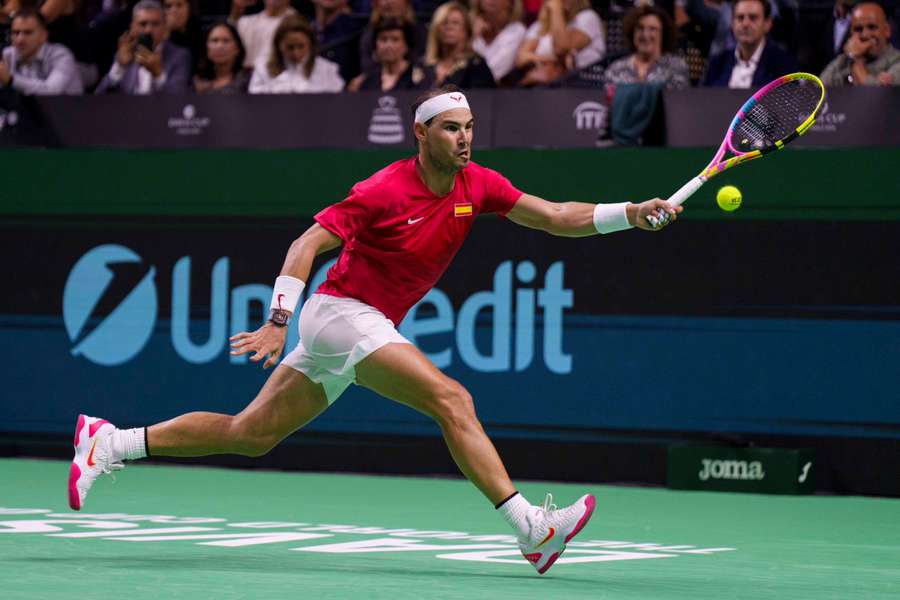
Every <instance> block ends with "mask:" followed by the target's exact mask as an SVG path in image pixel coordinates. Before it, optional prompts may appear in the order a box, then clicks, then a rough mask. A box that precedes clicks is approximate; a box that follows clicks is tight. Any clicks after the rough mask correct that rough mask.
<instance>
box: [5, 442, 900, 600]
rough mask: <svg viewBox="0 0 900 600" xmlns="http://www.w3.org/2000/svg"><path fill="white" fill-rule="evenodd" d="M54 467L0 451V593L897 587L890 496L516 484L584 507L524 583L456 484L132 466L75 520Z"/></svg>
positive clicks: (494, 525) (563, 593)
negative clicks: (554, 553) (590, 505)
mask: <svg viewBox="0 0 900 600" xmlns="http://www.w3.org/2000/svg"><path fill="white" fill-rule="evenodd" d="M67 472H68V463H67V462H63V461H42V460H21V459H9V460H0V476H2V480H3V482H4V485H3V491H2V493H0V507H2V508H0V580H2V582H3V592H2V594H0V596H2V597H3V598H5V599H9V600H11V599H21V598H40V599H47V598H66V599H67V600H70V599H71V598H73V597H77V598H114V597H123V598H127V599H128V600H141V599H143V598H170V597H183V598H188V597H189V598H217V599H219V598H287V597H294V598H467V599H469V598H642V599H643V598H655V599H668V598H790V599H803V598H810V599H813V598H814V599H816V600H822V599H825V598H840V599H846V598H866V599H878V598H885V599H886V598H892V599H893V598H898V597H900V500H889V499H877V498H859V497H829V496H814V497H783V496H782V497H779V496H761V495H752V494H747V495H736V494H715V493H700V492H676V491H669V490H664V489H648V488H630V487H611V486H584V485H572V484H562V483H544V482H526V483H522V484H521V486H520V489H521V491H522V492H523V493H525V494H526V496H527V497H528V498H529V499H531V500H532V501H533V502H539V501H540V500H541V499H542V498H543V495H544V492H545V491H548V490H549V491H552V492H553V494H554V496H555V498H556V499H557V500H558V502H559V503H560V504H563V503H567V502H569V501H571V500H573V499H574V498H575V497H576V496H577V495H580V494H581V493H583V492H584V491H585V489H586V488H587V489H589V490H590V491H592V492H593V493H594V494H596V495H597V497H598V502H599V504H598V512H597V513H596V514H595V516H594V518H593V520H592V521H591V523H590V524H589V526H588V527H587V528H586V529H585V530H584V532H582V534H581V535H579V537H578V538H577V540H578V541H577V543H572V544H570V546H569V548H568V550H567V551H566V554H565V555H564V557H563V558H562V559H560V561H559V562H558V563H557V565H556V566H554V567H553V569H552V570H551V571H550V572H549V573H548V574H547V575H545V576H539V575H537V574H536V573H535V572H534V570H533V569H532V567H531V566H530V565H528V564H527V563H526V562H525V561H524V560H523V559H521V557H520V556H519V555H518V552H517V550H516V548H515V546H514V545H513V544H512V543H511V542H512V539H511V538H510V537H509V536H508V535H507V534H508V531H507V529H506V526H505V524H504V523H503V522H502V520H501V519H500V518H499V517H498V516H497V515H495V514H494V512H493V510H492V507H490V506H489V505H487V503H486V502H485V500H484V499H483V498H482V497H481V496H480V495H479V494H478V493H477V492H476V490H475V488H474V487H472V486H471V485H470V484H468V483H467V482H465V481H462V480H448V479H428V478H398V477H371V476H354V475H330V474H308V473H287V472H269V471H246V470H243V471H241V470H225V469H212V468H199V467H172V466H156V465H148V464H138V465H134V464H132V465H130V466H129V467H128V468H127V469H126V470H125V471H123V472H121V473H120V474H119V475H118V476H117V480H116V481H115V482H113V481H112V480H110V478H108V477H107V478H103V479H101V480H100V481H98V483H97V485H96V487H95V488H94V490H93V492H92V494H91V496H89V498H88V504H87V506H86V507H85V510H84V511H82V513H74V512H72V511H70V510H68V508H67V506H66V496H65V482H66V476H67Z"/></svg>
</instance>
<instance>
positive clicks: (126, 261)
mask: <svg viewBox="0 0 900 600" xmlns="http://www.w3.org/2000/svg"><path fill="white" fill-rule="evenodd" d="M154 274H155V269H154V268H153V267H148V266H146V265H143V264H141V257H140V256H138V255H137V254H135V253H134V252H133V251H131V250H129V249H128V248H126V247H124V246H118V245H115V244H106V245H103V246H97V247H96V248H94V249H92V250H90V251H89V252H88V253H87V254H85V255H84V256H82V257H81V258H80V259H79V260H78V262H77V263H75V266H74V267H72V271H71V272H70V273H69V278H68V280H66V288H65V291H64V292H63V321H64V322H65V325H66V332H67V333H68V334H69V339H70V340H72V344H73V347H72V354H73V355H74V356H84V357H85V358H87V359H88V360H90V361H91V362H94V363H97V364H98V365H103V366H107V367H112V366H116V365H120V364H122V363H124V362H127V361H129V360H131V359H132V358H134V356H135V355H136V354H137V353H138V352H140V351H141V349H142V348H143V347H144V345H145V344H146V343H147V340H149V339H150V334H151V333H152V332H153V326H154V324H155V323H156V310H157V302H156V286H155V285H154V283H153V276H154Z"/></svg>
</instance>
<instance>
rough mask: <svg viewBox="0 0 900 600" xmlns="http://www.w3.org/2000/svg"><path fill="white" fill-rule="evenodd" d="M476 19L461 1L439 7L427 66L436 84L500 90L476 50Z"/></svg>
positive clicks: (431, 31) (426, 53)
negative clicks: (474, 48) (473, 46)
mask: <svg viewBox="0 0 900 600" xmlns="http://www.w3.org/2000/svg"><path fill="white" fill-rule="evenodd" d="M472 37H473V29H472V19H471V18H470V16H469V11H468V10H467V9H466V7H465V6H463V5H462V4H460V3H459V2H445V3H444V4H441V5H440V6H439V7H437V10H435V11H434V16H433V17H432V18H431V27H429V29H428V45H427V46H426V48H425V65H426V66H427V67H429V68H430V69H432V70H433V71H434V77H433V79H434V85H435V86H437V87H440V86H443V85H456V86H459V87H460V88H463V89H468V88H478V87H496V85H497V84H496V83H495V81H494V76H493V74H492V73H491V69H490V68H489V67H488V65H487V63H486V62H485V61H484V59H483V58H482V57H481V56H479V55H478V54H476V53H475V50H473V49H472Z"/></svg>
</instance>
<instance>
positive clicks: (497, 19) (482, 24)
mask: <svg viewBox="0 0 900 600" xmlns="http://www.w3.org/2000/svg"><path fill="white" fill-rule="evenodd" d="M472 16H473V20H474V28H475V39H474V41H473V42H472V48H473V49H474V50H475V52H477V53H478V54H480V55H481V56H483V57H484V60H486V61H487V64H488V67H490V68H491V73H493V74H494V79H496V80H497V81H500V80H501V79H503V78H504V77H506V76H507V75H508V74H509V72H510V71H512V70H513V68H515V66H516V52H517V51H518V49H519V46H520V45H521V44H522V40H523V39H524V38H525V25H524V24H522V0H473V4H472Z"/></svg>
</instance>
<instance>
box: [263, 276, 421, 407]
mask: <svg viewBox="0 0 900 600" xmlns="http://www.w3.org/2000/svg"><path fill="white" fill-rule="evenodd" d="M392 342H393V343H400V344H410V343H411V342H410V341H409V340H408V339H406V338H405V337H403V336H402V335H400V333H399V332H398V331H397V328H396V327H394V323H393V322H392V321H391V320H390V319H388V318H387V317H386V316H384V313H382V312H381V311H380V310H378V309H377V308H374V307H372V306H369V305H368V304H366V303H364V302H360V301H359V300H354V299H353V298H338V297H337V296H329V295H328V294H312V295H311V296H310V297H309V298H308V299H307V300H306V302H304V304H303V309H302V310H301V311H300V342H299V343H298V344H297V347H296V348H294V349H293V350H292V351H291V352H290V354H288V355H287V356H285V357H284V360H282V361H281V364H283V365H286V366H288V367H290V368H292V369H296V370H297V371H300V372H301V373H303V374H304V375H306V376H307V377H309V378H310V379H311V380H312V381H314V382H315V383H321V384H322V386H324V388H325V395H326V396H327V397H328V404H329V405H330V404H331V403H332V402H334V401H335V400H337V399H338V397H339V396H340V395H341V394H342V393H344V390H346V389H347V387H348V386H349V385H350V384H351V383H354V382H355V381H356V365H357V364H359V362H360V361H361V360H363V359H364V358H365V357H367V356H368V355H370V354H372V353H373V352H375V351H376V350H378V349H379V348H381V347H382V346H384V345H386V344H390V343H392Z"/></svg>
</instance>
